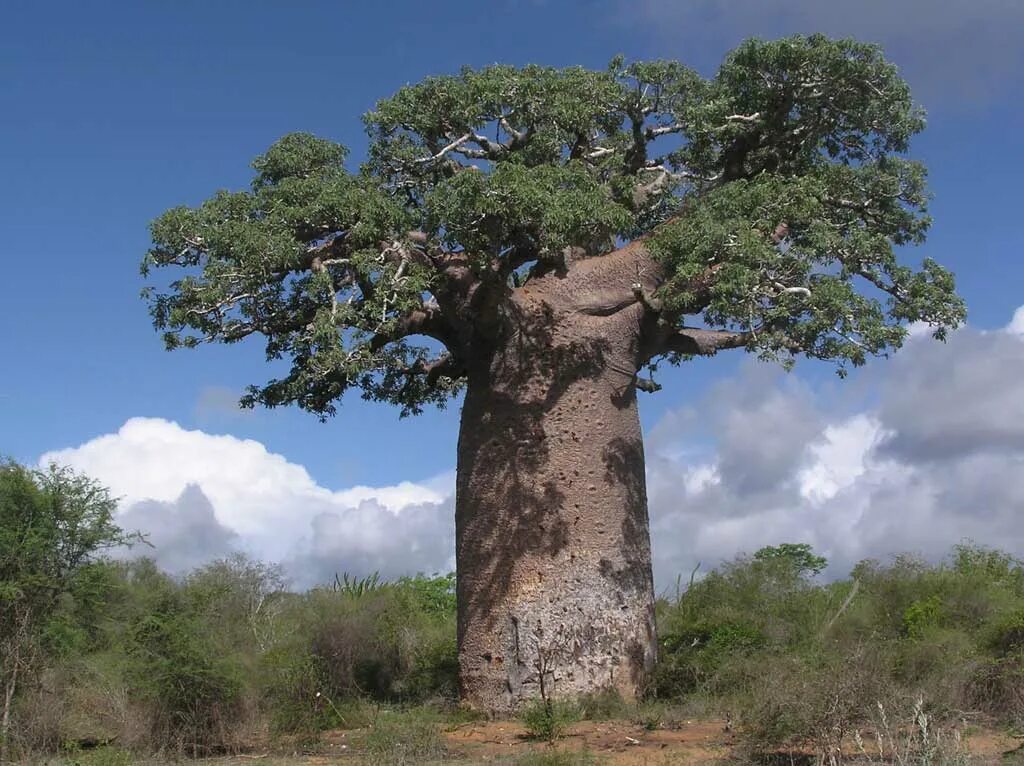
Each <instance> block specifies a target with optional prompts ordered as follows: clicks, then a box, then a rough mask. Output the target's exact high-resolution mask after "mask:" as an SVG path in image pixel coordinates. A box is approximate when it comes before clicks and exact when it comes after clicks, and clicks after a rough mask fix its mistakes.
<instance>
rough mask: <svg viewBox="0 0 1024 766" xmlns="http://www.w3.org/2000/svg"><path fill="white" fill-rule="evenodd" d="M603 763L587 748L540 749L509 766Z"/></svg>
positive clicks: (557, 765) (558, 765)
mask: <svg viewBox="0 0 1024 766" xmlns="http://www.w3.org/2000/svg"><path fill="white" fill-rule="evenodd" d="M599 763H601V762H600V761H599V760H598V759H597V757H596V756H594V755H593V753H591V752H589V751H587V750H555V749H547V750H538V751H535V752H532V753H527V754H526V755H521V756H519V757H518V758H516V759H515V760H513V761H509V762H508V766H598V764H599Z"/></svg>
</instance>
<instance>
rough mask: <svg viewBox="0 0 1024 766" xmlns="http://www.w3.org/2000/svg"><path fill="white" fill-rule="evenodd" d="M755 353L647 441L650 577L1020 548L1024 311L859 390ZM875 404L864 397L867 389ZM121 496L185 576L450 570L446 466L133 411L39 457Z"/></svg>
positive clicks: (889, 369) (159, 552)
mask: <svg viewBox="0 0 1024 766" xmlns="http://www.w3.org/2000/svg"><path fill="white" fill-rule="evenodd" d="M854 388H855V389H859V390H860V393H861V394H865V393H866V394H867V396H866V397H865V396H861V403H860V404H859V405H858V406H853V405H851V404H850V402H851V394H852V393H856V390H855V391H853V392H851V391H850V389H849V388H847V387H842V386H840V387H836V390H835V391H832V390H831V387H819V390H814V389H812V388H811V387H810V386H809V384H808V383H807V382H806V381H804V380H802V379H801V378H800V377H799V375H797V374H789V375H787V374H785V373H783V372H781V371H779V370H777V369H776V368H773V367H769V366H767V365H763V364H759V363H757V362H753V361H751V362H749V363H748V364H746V365H745V366H744V367H743V368H742V370H741V372H740V373H739V374H738V375H736V376H734V377H731V378H726V379H723V380H720V381H719V382H718V383H716V384H715V385H713V386H712V387H711V388H710V389H709V391H708V393H707V394H706V396H705V397H704V399H703V400H702V401H700V402H698V403H696V404H694V405H691V406H686V407H682V408H679V409H676V410H672V411H670V412H669V413H667V414H666V415H665V416H664V417H662V418H661V420H660V421H659V422H658V423H657V424H656V425H655V426H654V427H653V428H652V429H651V430H650V431H649V432H648V434H647V439H646V452H647V461H648V462H647V473H648V493H649V497H650V510H651V532H652V538H653V545H654V566H655V580H656V583H657V585H658V587H659V588H665V587H667V586H669V585H670V584H671V583H672V582H674V581H675V578H676V576H677V575H678V573H680V572H688V571H690V570H691V569H692V568H693V567H694V565H695V564H697V562H702V564H703V566H704V567H705V568H710V567H712V566H714V565H715V564H717V563H718V562H719V561H721V560H723V559H730V558H732V557H734V556H735V555H736V554H738V553H740V552H742V551H746V552H750V551H753V550H756V549H757V548H759V547H761V546H763V545H774V544H778V543H780V542H807V543H810V544H812V545H813V546H814V548H815V550H817V551H818V552H819V553H821V554H823V555H825V556H826V557H828V558H829V559H830V561H831V562H832V566H831V568H830V573H831V574H833V575H836V576H841V575H844V574H846V572H848V571H849V568H850V567H851V566H852V565H853V564H854V563H856V562H857V561H859V560H862V559H864V558H880V559H884V558H886V557H887V556H889V555H892V554H896V553H901V552H914V553H919V554H921V555H924V556H926V557H929V558H937V557H940V556H942V555H943V554H944V553H946V552H947V551H948V550H949V548H950V547H951V546H952V545H953V544H955V543H957V542H960V541H961V540H964V539H971V540H973V541H975V542H977V543H980V544H986V545H991V546H995V547H999V548H1001V549H1003V550H1007V551H1009V552H1011V553H1015V554H1018V555H1024V306H1022V307H1021V308H1020V309H1018V310H1017V312H1016V313H1015V314H1014V316H1013V319H1012V320H1011V321H1010V323H1009V324H1008V325H1007V326H1006V327H1004V328H1003V329H1002V330H997V331H987V332H986V331H980V330H976V329H973V328H970V327H967V328H964V329H962V330H960V331H958V332H956V333H954V334H952V335H951V337H950V339H949V341H948V342H947V343H945V344H941V343H936V342H933V341H930V340H928V339H927V337H926V336H925V334H922V333H916V334H914V335H913V336H912V337H911V339H910V340H909V341H908V343H907V346H906V347H905V348H904V350H903V351H902V352H900V354H899V355H897V356H896V357H895V359H894V360H892V361H891V362H888V363H884V364H878V365H874V366H872V367H870V368H869V369H867V370H866V371H865V372H864V374H863V375H862V376H861V378H860V380H859V382H858V383H857V384H856V386H855V387H854ZM864 398H867V399H869V400H870V404H869V405H864V404H863V403H862V402H863V399H864ZM51 461H53V462H58V463H62V464H66V465H70V466H72V467H74V468H75V469H77V470H80V471H84V472H86V473H88V474H90V475H92V476H94V477H95V478H97V479H98V480H100V481H101V482H103V483H104V484H106V485H107V486H109V487H110V488H111V490H112V491H113V493H114V494H115V495H117V496H119V497H121V504H120V512H119V522H120V523H121V524H122V525H123V526H125V527H126V528H128V529H139V530H141V531H143V532H146V533H148V534H149V537H150V541H151V543H152V544H153V546H154V547H153V548H142V549H137V550H138V552H139V553H141V555H149V556H152V557H154V558H155V559H156V560H157V563H158V564H160V565H161V566H162V567H164V568H166V569H168V570H170V571H173V572H177V573H182V572H185V571H187V570H188V569H190V568H193V567H195V566H198V565H200V564H202V563H205V562H207V561H210V560H213V559H215V558H218V557H221V556H224V555H227V554H229V553H232V552H234V551H244V552H247V553H249V554H250V555H253V556H255V557H258V558H262V559H265V560H270V561H280V562H283V563H284V564H285V566H286V569H287V570H288V571H289V573H290V574H291V576H292V579H293V581H294V583H295V584H296V585H298V586H300V587H301V586H310V585H314V584H317V583H323V582H328V581H330V580H331V579H333V577H334V574H335V573H336V572H350V573H353V574H360V575H365V574H368V573H371V572H374V571H377V572H380V573H381V574H382V575H383V576H386V577H394V576H397V575H401V574H414V573H416V572H425V573H432V572H447V571H451V570H452V569H453V568H454V514H453V506H454V502H453V497H452V490H453V486H454V476H453V474H452V473H447V474H444V475H442V476H438V477H434V478H432V479H429V480H427V481H420V482H413V481H403V482H401V483H399V484H396V485H394V486H388V487H365V486H357V487H350V488H347V489H342V490H332V489H328V488H326V487H323V486H321V485H319V484H318V483H317V482H316V481H315V480H314V479H313V478H312V477H311V476H310V475H309V473H308V472H307V471H306V470H305V469H304V468H303V467H302V466H299V465H296V464H294V463H291V462H289V461H288V460H287V459H286V458H285V457H283V456H282V455H277V454H274V453H271V452H268V451H267V450H266V448H265V447H264V446H263V445H262V444H260V443H258V442H255V441H251V440H243V439H238V438H236V437H234V436H229V435H212V434H208V433H205V432H203V431H199V430H193V431H190V430H186V429H183V428H182V427H180V426H179V425H177V424H176V423H173V422H171V421H168V420H163V419H160V418H134V419H131V420H129V421H128V422H126V423H125V424H124V425H123V426H122V427H121V428H120V429H119V430H118V431H117V433H112V434H106V435H103V436H99V437H97V438H95V439H92V440H90V441H88V442H86V443H85V444H82V445H80V446H78V447H71V448H67V449H62V450H57V451H54V452H49V453H47V454H45V455H43V456H42V458H41V459H40V462H41V463H48V462H51Z"/></svg>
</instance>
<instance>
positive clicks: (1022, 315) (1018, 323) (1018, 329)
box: [1006, 306, 1024, 337]
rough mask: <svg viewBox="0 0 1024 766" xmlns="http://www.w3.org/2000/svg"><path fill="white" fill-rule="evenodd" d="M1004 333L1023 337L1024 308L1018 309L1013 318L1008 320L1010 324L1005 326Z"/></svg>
mask: <svg viewBox="0 0 1024 766" xmlns="http://www.w3.org/2000/svg"><path fill="white" fill-rule="evenodd" d="M1006 332H1008V333H1012V334H1013V335H1020V336H1021V337H1024V306H1020V307H1018V309H1017V310H1016V311H1014V312H1013V318H1012V319H1011V320H1010V323H1009V324H1008V325H1006Z"/></svg>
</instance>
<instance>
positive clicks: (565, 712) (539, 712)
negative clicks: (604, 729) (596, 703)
mask: <svg viewBox="0 0 1024 766" xmlns="http://www.w3.org/2000/svg"><path fill="white" fill-rule="evenodd" d="M519 720H520V721H522V723H523V726H525V727H526V733H527V734H528V735H529V736H530V737H531V738H532V739H540V740H544V741H546V742H555V741H557V740H558V739H559V738H560V737H562V736H563V735H564V734H565V732H566V729H568V727H569V726H571V725H572V724H574V723H576V721H578V720H580V708H579V707H578V706H577V705H575V704H574V703H572V702H568V701H565V700H558V699H536V700H531V701H530V702H528V703H527V704H526V705H524V706H523V708H522V710H520V712H519Z"/></svg>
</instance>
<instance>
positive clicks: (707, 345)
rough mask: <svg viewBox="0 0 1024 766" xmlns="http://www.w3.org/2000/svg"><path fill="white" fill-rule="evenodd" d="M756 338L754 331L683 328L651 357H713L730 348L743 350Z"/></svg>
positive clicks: (672, 335) (664, 342)
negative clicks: (674, 355)
mask: <svg viewBox="0 0 1024 766" xmlns="http://www.w3.org/2000/svg"><path fill="white" fill-rule="evenodd" d="M754 337H755V333H754V331H751V330H743V331H741V332H733V331H731V330H702V329H699V328H696V327H682V328H680V329H678V330H676V331H675V332H674V333H672V334H671V335H669V336H668V337H667V338H665V340H664V341H663V343H662V344H661V348H660V349H658V350H656V351H655V353H653V354H651V356H652V357H653V356H657V355H658V354H666V353H671V352H675V353H678V354H690V355H695V356H713V355H714V354H716V353H718V352H719V351H723V350H725V349H729V348H742V347H743V346H746V345H747V344H748V343H750V341H751V340H753V339H754Z"/></svg>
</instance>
